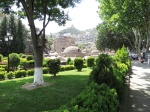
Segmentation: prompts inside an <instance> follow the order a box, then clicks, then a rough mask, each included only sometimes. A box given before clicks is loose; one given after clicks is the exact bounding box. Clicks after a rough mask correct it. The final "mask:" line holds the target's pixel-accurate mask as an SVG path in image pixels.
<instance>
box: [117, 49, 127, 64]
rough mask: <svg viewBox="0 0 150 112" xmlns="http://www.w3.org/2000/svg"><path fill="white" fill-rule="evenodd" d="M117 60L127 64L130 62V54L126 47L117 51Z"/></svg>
mask: <svg viewBox="0 0 150 112" xmlns="http://www.w3.org/2000/svg"><path fill="white" fill-rule="evenodd" d="M115 58H116V60H117V61H120V62H121V63H124V64H126V62H127V61H128V60H129V53H128V51H127V50H126V48H125V47H124V46H123V47H122V48H121V49H118V50H117V52H116V55H115Z"/></svg>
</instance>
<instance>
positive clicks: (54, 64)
mask: <svg viewBox="0 0 150 112" xmlns="http://www.w3.org/2000/svg"><path fill="white" fill-rule="evenodd" d="M47 66H48V68H49V73H50V74H52V75H54V76H56V74H57V73H58V72H59V70H60V59H51V60H49V61H48V63H47Z"/></svg>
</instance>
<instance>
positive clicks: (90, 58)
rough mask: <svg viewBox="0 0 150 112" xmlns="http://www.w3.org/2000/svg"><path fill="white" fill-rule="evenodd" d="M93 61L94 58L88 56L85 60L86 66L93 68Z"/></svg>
mask: <svg viewBox="0 0 150 112" xmlns="http://www.w3.org/2000/svg"><path fill="white" fill-rule="evenodd" d="M94 61H95V58H94V57H93V56H90V57H88V58H87V66H88V67H93V66H94Z"/></svg>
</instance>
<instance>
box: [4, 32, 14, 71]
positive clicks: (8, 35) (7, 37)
mask: <svg viewBox="0 0 150 112" xmlns="http://www.w3.org/2000/svg"><path fill="white" fill-rule="evenodd" d="M10 40H13V37H12V35H11V34H10V33H9V32H7V35H6V36H5V41H6V42H7V48H8V51H7V52H8V68H7V72H8V73H9V53H10V51H9V42H10Z"/></svg>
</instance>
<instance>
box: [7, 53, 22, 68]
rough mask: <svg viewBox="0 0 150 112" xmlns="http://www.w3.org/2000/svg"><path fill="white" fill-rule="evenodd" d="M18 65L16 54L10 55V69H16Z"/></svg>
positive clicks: (18, 58)
mask: <svg viewBox="0 0 150 112" xmlns="http://www.w3.org/2000/svg"><path fill="white" fill-rule="evenodd" d="M19 63H20V57H19V55H18V54H17V53H11V54H10V55H9V64H10V67H12V68H17V67H18V65H19Z"/></svg>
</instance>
